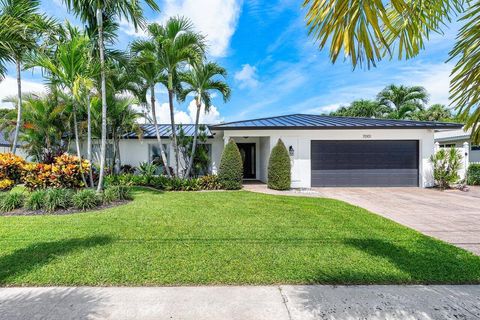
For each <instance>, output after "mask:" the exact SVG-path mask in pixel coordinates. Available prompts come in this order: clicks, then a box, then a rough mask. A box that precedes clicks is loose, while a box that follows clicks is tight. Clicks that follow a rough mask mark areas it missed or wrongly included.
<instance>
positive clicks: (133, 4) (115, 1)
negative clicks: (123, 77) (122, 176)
mask: <svg viewBox="0 0 480 320" xmlns="http://www.w3.org/2000/svg"><path fill="white" fill-rule="evenodd" d="M63 1H64V2H65V3H66V5H67V7H68V9H69V10H73V11H74V12H75V14H76V15H77V16H78V17H80V19H81V20H82V21H83V22H86V23H88V24H89V27H90V28H91V29H93V30H97V34H98V48H99V57H100V78H101V81H100V87H101V90H100V92H101V96H102V138H101V148H100V149H101V151H100V153H101V156H100V174H99V179H98V188H97V191H99V192H100V191H101V190H102V188H103V176H104V171H105V170H104V167H105V158H106V149H107V85H106V73H105V43H104V29H103V19H104V16H105V15H110V17H113V18H115V17H119V18H122V17H123V18H125V19H126V20H127V21H131V22H132V23H133V25H134V27H135V28H137V27H138V26H140V27H142V26H143V25H144V17H143V9H142V6H141V5H140V2H139V1H132V0H63ZM145 3H146V4H147V5H148V6H149V7H150V8H152V9H153V10H159V8H158V5H157V3H156V2H155V0H145Z"/></svg>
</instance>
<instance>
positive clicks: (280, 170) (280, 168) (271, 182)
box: [268, 139, 292, 190]
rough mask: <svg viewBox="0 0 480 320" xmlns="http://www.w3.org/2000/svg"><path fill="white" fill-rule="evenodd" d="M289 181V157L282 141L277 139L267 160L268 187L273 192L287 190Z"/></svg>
mask: <svg viewBox="0 0 480 320" xmlns="http://www.w3.org/2000/svg"><path fill="white" fill-rule="evenodd" d="M291 181H292V178H291V165H290V155H289V154H288V150H287V148H286V147H285V144H283V141H282V140H281V139H279V140H278V142H277V145H276V146H275V147H273V149H272V152H271V153H270V159H269V160H268V187H269V188H270V189H274V190H289V189H290V185H291Z"/></svg>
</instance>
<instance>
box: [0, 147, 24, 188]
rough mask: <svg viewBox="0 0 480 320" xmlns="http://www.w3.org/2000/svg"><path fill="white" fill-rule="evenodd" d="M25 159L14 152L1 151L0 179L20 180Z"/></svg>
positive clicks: (15, 181)
mask: <svg viewBox="0 0 480 320" xmlns="http://www.w3.org/2000/svg"><path fill="white" fill-rule="evenodd" d="M24 165H25V160H23V158H22V157H19V156H16V155H14V154H13V153H0V180H4V179H8V180H12V181H13V182H14V183H18V182H20V179H21V177H22V172H23V166H24Z"/></svg>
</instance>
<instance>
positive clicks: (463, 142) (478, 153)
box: [435, 128, 480, 163]
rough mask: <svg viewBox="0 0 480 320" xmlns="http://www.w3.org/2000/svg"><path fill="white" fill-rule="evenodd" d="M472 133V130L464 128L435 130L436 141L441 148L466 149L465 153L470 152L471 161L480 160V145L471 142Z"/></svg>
mask: <svg viewBox="0 0 480 320" xmlns="http://www.w3.org/2000/svg"><path fill="white" fill-rule="evenodd" d="M471 134H472V131H471V130H467V131H465V130H464V129H463V128H460V129H456V130H445V131H438V132H435V142H436V143H437V144H438V147H440V148H450V147H455V148H457V149H466V150H465V153H468V161H469V162H470V163H472V162H480V145H477V144H474V143H472V142H471V139H470V136H471Z"/></svg>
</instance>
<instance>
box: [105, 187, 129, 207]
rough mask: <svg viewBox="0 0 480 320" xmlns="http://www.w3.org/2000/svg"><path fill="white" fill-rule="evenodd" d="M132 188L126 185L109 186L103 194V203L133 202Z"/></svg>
mask: <svg viewBox="0 0 480 320" xmlns="http://www.w3.org/2000/svg"><path fill="white" fill-rule="evenodd" d="M132 199H133V195H132V188H131V187H129V186H125V185H116V186H109V187H107V188H106V189H105V190H104V192H103V202H105V203H110V202H115V201H124V200H132Z"/></svg>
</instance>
